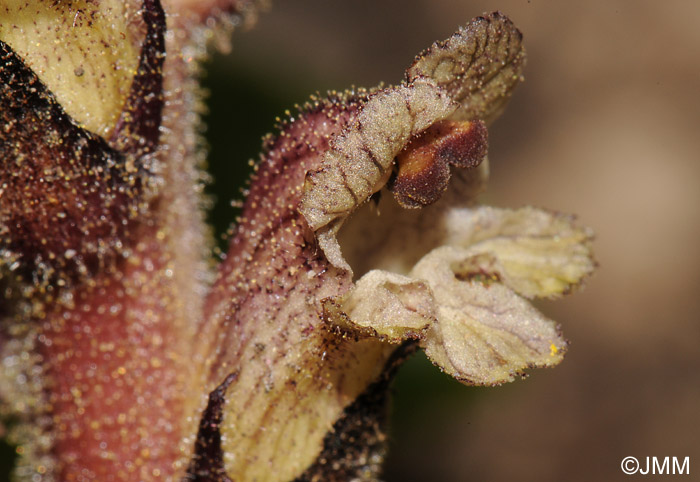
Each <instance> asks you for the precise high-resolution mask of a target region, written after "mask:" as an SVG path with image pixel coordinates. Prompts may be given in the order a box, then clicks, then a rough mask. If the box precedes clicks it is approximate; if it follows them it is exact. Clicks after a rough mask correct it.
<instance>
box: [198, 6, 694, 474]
mask: <svg viewBox="0 0 700 482" xmlns="http://www.w3.org/2000/svg"><path fill="white" fill-rule="evenodd" d="M496 9H499V10H502V11H503V12H504V13H506V14H507V15H509V16H510V17H511V18H512V19H513V21H514V22H515V24H516V25H517V26H518V27H519V28H520V29H521V31H522V32H523V33H524V35H525V44H526V47H527V50H528V57H529V61H528V65H527V68H526V71H525V75H526V81H525V83H524V84H523V85H521V86H520V87H519V88H518V89H517V90H516V92H515V95H514V97H513V99H512V101H511V103H510V105H509V107H508V108H507V109H506V111H505V113H504V115H503V116H502V118H501V119H499V120H498V121H497V122H496V123H495V124H494V126H493V127H492V129H491V132H490V160H491V169H492V176H491V182H490V185H489V189H488V191H487V193H486V196H485V198H484V202H486V203H488V204H493V205H497V206H504V207H505V206H509V207H517V206H522V205H527V204H531V205H535V206H539V207H545V208H550V209H556V210H560V211H563V212H569V213H576V214H577V215H578V217H579V222H580V223H581V224H585V225H587V226H590V227H592V228H593V229H594V230H595V232H596V235H597V239H596V241H595V245H594V246H595V253H596V258H597V260H598V262H599V263H600V268H599V269H598V271H597V272H596V274H595V275H594V276H593V277H592V278H591V279H589V280H588V282H587V283H586V286H585V288H584V289H583V290H579V291H578V292H576V293H574V294H573V295H571V296H569V297H567V298H565V299H563V300H558V301H553V302H546V303H542V304H540V308H541V309H542V310H543V311H544V312H545V313H546V314H547V315H549V316H550V317H551V318H553V319H554V320H557V321H558V322H560V323H561V324H562V326H563V330H564V333H565V335H566V337H567V338H568V339H569V340H570V342H571V348H570V351H569V353H568V355H567V357H566V359H565V360H564V362H563V363H562V364H561V365H560V366H558V367H556V368H554V369H550V370H539V371H533V372H531V376H530V377H529V378H528V379H527V380H524V381H517V382H514V383H512V384H509V385H506V386H502V387H498V388H488V389H482V388H469V387H464V386H462V385H460V384H459V383H457V382H454V381H452V380H451V379H449V378H448V377H447V376H445V375H442V374H441V373H440V372H439V371H438V370H437V369H436V368H433V367H432V365H430V364H429V363H428V362H427V361H426V360H425V358H424V357H422V356H417V357H416V358H414V359H412V360H411V361H410V362H409V363H408V364H407V365H406V366H405V367H404V368H403V369H402V371H401V372H400V374H399V377H398V380H397V383H396V385H395V398H394V402H395V403H394V407H393V415H392V418H393V428H392V432H391V439H390V453H389V458H388V464H387V467H386V472H385V479H386V480H387V481H389V482H392V481H394V482H395V481H432V482H441V481H463V480H474V481H477V480H478V481H481V480H489V481H513V480H516V481H517V480H539V481H555V480H557V481H558V480H567V481H590V480H605V481H607V480H613V481H614V480H623V479H625V478H626V476H625V475H624V474H623V473H622V472H621V470H620V462H621V460H622V459H623V458H624V457H626V456H629V455H632V456H636V457H638V458H641V459H642V460H643V459H644V458H645V457H647V456H657V457H665V456H676V457H679V458H680V459H681V460H682V459H683V458H684V457H688V456H689V457H690V467H691V473H692V474H697V472H698V470H700V376H699V374H700V347H699V346H698V345H699V342H700V315H699V314H698V313H699V312H700V296H699V295H698V288H699V287H700V250H698V239H699V238H700V222H699V221H700V219H699V217H700V216H699V214H700V209H699V208H700V189H699V187H700V186H699V185H700V133H699V132H698V128H699V127H700V28H699V27H698V24H699V22H700V2H691V1H680V0H669V1H666V2H658V1H634V2H632V1H611V0H589V1H587V2H574V1H560V2H542V1H538V0H532V1H529V0H528V1H526V0H498V1H482V0H480V1H465V0H413V1H411V2H405V1H403V2H401V1H398V0H358V1H354V2H328V1H324V0H285V1H282V0H278V1H276V2H273V5H272V9H271V10H270V11H269V12H267V13H264V14H262V15H261V17H260V19H259V21H258V24H257V25H256V27H255V28H254V29H253V30H251V31H249V32H243V31H237V32H236V33H235V34H234V39H233V52H232V53H231V54H229V55H215V56H213V57H212V59H211V61H210V62H209V63H208V64H207V66H206V70H207V77H206V79H205V86H206V88H207V89H209V91H210V97H209V102H208V105H209V113H208V115H207V116H206V121H207V123H208V130H207V133H206V135H207V138H208V140H209V143H210V148H211V155H210V156H209V164H210V166H209V167H210V171H211V173H212V176H213V178H214V182H213V183H212V185H211V186H210V192H211V193H212V194H213V195H214V196H215V197H216V199H217V201H216V203H215V204H214V208H213V210H212V221H213V222H214V224H215V225H216V226H217V230H218V231H219V232H222V231H223V230H225V229H226V227H227V226H228V223H229V222H230V221H231V220H232V219H233V217H234V216H235V210H234V208H232V207H231V206H230V204H229V203H230V201H231V199H236V198H237V197H239V194H238V191H237V189H238V186H240V185H241V184H242V182H243V180H244V179H245V178H246V171H245V169H246V168H247V161H248V159H250V158H257V153H258V151H259V149H260V137H261V136H262V135H263V134H265V133H266V132H269V131H271V130H272V128H273V123H274V119H275V117H277V116H284V111H285V109H290V110H292V111H294V109H293V106H294V104H295V103H303V102H304V101H305V100H306V99H307V98H308V96H309V94H311V93H313V92H315V91H320V92H325V91H326V90H329V89H337V90H341V89H345V88H347V87H350V86H351V85H353V84H354V85H358V86H367V87H369V86H373V85H376V84H378V83H379V82H382V81H383V82H387V83H397V82H399V81H400V80H401V78H402V74H403V70H404V69H405V68H406V66H408V65H409V64H410V62H411V61H412V59H413V56H414V55H415V54H417V53H418V52H420V51H421V50H423V49H424V48H425V47H427V46H428V45H430V44H431V43H432V42H433V41H434V40H438V39H444V38H446V37H448V36H449V35H450V34H451V33H452V32H453V31H454V30H456V28H457V27H458V26H459V25H463V24H465V23H466V22H468V21H469V19H471V18H472V17H474V16H476V15H478V14H480V13H482V12H484V11H491V10H496ZM647 477H649V478H651V479H652V480H653V477H651V476H647ZM691 477H693V476H691ZM694 477H697V475H694ZM686 479H687V477H686ZM684 480H685V479H684Z"/></svg>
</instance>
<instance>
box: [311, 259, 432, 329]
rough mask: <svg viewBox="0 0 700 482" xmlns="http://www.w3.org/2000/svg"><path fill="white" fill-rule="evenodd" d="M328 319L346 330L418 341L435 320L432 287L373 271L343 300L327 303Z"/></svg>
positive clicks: (383, 272)
mask: <svg viewBox="0 0 700 482" xmlns="http://www.w3.org/2000/svg"><path fill="white" fill-rule="evenodd" d="M324 314H325V315H326V320H327V321H329V322H330V323H331V325H335V326H336V327H338V328H341V329H342V330H346V331H349V332H353V331H357V332H359V334H364V335H370V336H372V335H373V336H377V337H379V338H381V339H384V340H386V341H389V342H392V343H400V342H402V341H404V340H407V339H411V338H414V339H418V338H421V337H422V336H423V332H424V331H425V330H426V329H427V328H428V325H429V324H430V323H432V322H433V321H435V315H436V308H435V303H434V301H433V294H432V292H431V291H430V288H429V287H428V286H427V285H426V284H425V283H424V282H422V281H419V280H416V279H412V278H408V277H406V276H401V275H398V274H395V273H389V272H387V271H380V270H374V271H370V272H369V273H367V274H366V275H364V276H363V277H362V278H360V279H359V280H358V281H357V283H355V287H354V288H353V290H352V291H350V292H349V293H348V294H346V295H345V296H343V297H340V298H335V299H328V300H325V302H324Z"/></svg>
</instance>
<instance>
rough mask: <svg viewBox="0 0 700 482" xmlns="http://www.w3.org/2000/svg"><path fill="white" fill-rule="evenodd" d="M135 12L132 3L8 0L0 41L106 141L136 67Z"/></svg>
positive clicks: (138, 39)
mask: <svg viewBox="0 0 700 482" xmlns="http://www.w3.org/2000/svg"><path fill="white" fill-rule="evenodd" d="M139 8H140V2H134V1H119V2H115V1H111V2H107V1H102V2H94V1H88V0H77V1H70V2H65V1H55V0H39V1H31V2H27V1H26V0H8V1H5V2H3V5H2V7H1V9H2V20H1V21H0V40H2V41H3V42H5V43H7V44H8V45H9V46H10V47H12V49H13V50H14V51H15V52H16V53H17V54H18V55H19V56H20V57H21V58H22V59H23V60H24V62H25V63H26V64H27V65H28V66H29V67H30V68H31V69H32V70H34V72H35V73H36V74H37V76H38V77H39V78H40V79H41V80H42V82H44V84H46V85H47V86H48V88H49V90H51V91H52V92H53V93H54V95H55V96H56V98H57V100H58V102H59V104H61V106H62V107H63V108H64V110H65V111H66V112H67V113H68V114H69V115H70V116H71V117H72V118H73V119H75V120H76V121H77V122H78V123H79V124H81V125H82V126H83V127H85V128H86V129H88V130H89V131H91V132H94V133H96V134H99V135H101V136H102V137H105V138H108V137H109V134H110V133H111V132H112V129H113V128H114V125H115V123H116V121H117V118H118V117H119V114H120V113H121V110H122V106H123V104H124V102H125V101H126V98H127V95H128V94H129V88H130V86H131V80H132V79H133V77H134V75H135V74H136V69H137V67H138V61H139V49H140V44H141V40H142V38H141V37H139V36H138V35H137V34H138V31H136V32H135V31H134V30H135V29H136V30H137V29H138V23H139V22H138V18H139V17H138V9H139ZM135 26H136V28H135Z"/></svg>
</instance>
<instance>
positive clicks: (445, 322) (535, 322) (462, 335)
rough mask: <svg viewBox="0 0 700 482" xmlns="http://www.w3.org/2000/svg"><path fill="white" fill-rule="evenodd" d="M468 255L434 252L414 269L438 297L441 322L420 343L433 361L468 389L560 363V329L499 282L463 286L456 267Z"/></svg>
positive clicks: (452, 250) (457, 250)
mask: <svg viewBox="0 0 700 482" xmlns="http://www.w3.org/2000/svg"><path fill="white" fill-rule="evenodd" d="M469 256H470V254H469V252H468V251H467V250H464V249H460V248H453V247H444V248H439V249H437V250H434V251H433V252H431V253H430V254H429V255H427V256H426V257H425V258H423V259H422V260H421V261H420V262H419V263H418V264H417V265H416V267H415V268H414V269H413V271H412V275H413V276H414V277H416V278H418V279H422V280H425V281H426V282H427V283H428V284H429V285H430V287H431V289H432V291H433V293H434V295H435V303H436V305H437V307H438V312H437V318H438V322H437V323H433V324H432V325H431V326H430V328H429V329H428V332H427V333H426V336H425V337H424V338H423V340H422V341H421V346H422V347H423V348H424V349H425V352H426V354H427V355H428V357H429V358H430V359H431V360H432V361H433V363H435V364H436V365H438V366H439V367H440V368H441V369H442V370H444V371H445V372H447V373H448V374H450V375H451V376H453V377H455V378H457V379H459V380H461V381H463V382H465V383H469V384H474V385H495V384H499V383H504V382H508V381H511V380H513V379H514V378H515V377H516V376H518V375H520V374H521V373H522V372H523V371H524V370H525V369H527V368H533V367H544V366H552V365H556V364H557V363H559V362H560V361H561V359H562V357H563V355H564V351H565V350H566V341H565V340H564V339H563V338H562V337H561V335H560V334H559V331H558V329H557V326H556V325H555V323H554V322H552V321H551V320H548V319H547V318H545V317H544V316H543V315H542V314H541V313H539V312H538V311H537V310H536V309H535V308H534V307H532V306H531V305H530V304H529V303H528V302H527V301H526V300H524V299H522V298H520V297H519V296H518V295H516V294H515V293H514V292H513V291H511V290H510V289H509V288H508V287H506V286H504V285H502V284H500V283H497V282H496V283H482V282H480V281H475V280H469V281H460V280H459V279H457V277H456V276H455V273H454V271H453V270H452V268H451V267H452V266H453V265H455V264H458V263H462V262H464V261H465V260H466V259H468V257H469Z"/></svg>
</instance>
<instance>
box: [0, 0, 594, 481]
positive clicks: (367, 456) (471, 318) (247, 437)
mask: <svg viewBox="0 0 700 482" xmlns="http://www.w3.org/2000/svg"><path fill="white" fill-rule="evenodd" d="M169 7H170V8H172V10H171V11H172V12H178V13H179V15H178V16H174V15H173V16H171V17H167V19H168V23H169V24H171V23H172V25H171V26H170V29H171V30H170V31H169V32H168V31H166V15H165V12H163V10H162V8H161V6H160V3H159V2H158V1H157V0H145V1H144V2H143V4H142V5H134V3H133V2H126V3H122V2H119V4H117V3H115V2H108V1H105V2H101V3H99V4H92V3H90V4H86V5H85V6H84V8H82V7H81V8H78V7H77V6H75V5H73V4H66V3H62V2H48V1H47V2H40V3H38V4H37V6H36V7H34V8H36V9H37V10H36V11H34V10H31V11H30V10H27V9H28V8H29V7H21V6H16V7H13V8H15V10H13V11H12V12H10V14H8V15H9V16H8V22H6V23H5V25H13V26H14V27H17V28H16V29H14V30H13V28H11V27H10V28H5V29H0V36H2V38H3V39H4V40H7V43H6V42H4V41H3V42H0V48H1V51H0V79H2V82H3V85H2V87H1V90H0V106H1V107H2V112H1V114H0V115H1V116H2V122H3V126H2V127H3V129H2V130H0V140H1V141H2V144H0V146H1V150H0V153H1V154H2V159H1V160H0V182H2V194H0V207H1V208H2V210H1V211H0V234H1V236H2V237H1V239H0V250H1V251H2V259H3V260H4V264H3V270H4V271H3V275H4V276H5V277H6V279H7V280H8V281H7V282H6V283H7V289H6V295H7V296H6V298H7V301H6V308H5V310H4V311H3V313H4V312H7V313H8V314H7V317H8V318H9V319H10V321H8V323H6V324H7V326H9V327H10V328H8V329H7V330H6V331H7V333H3V334H2V336H0V340H2V342H3V345H2V346H1V347H0V349H1V350H2V356H3V359H4V362H5V365H6V366H7V367H9V368H8V370H6V372H5V373H4V374H3V377H2V379H1V380H0V394H2V397H3V400H4V401H5V404H6V405H9V410H11V411H12V412H13V413H14V414H15V416H17V417H19V419H20V420H21V422H22V424H21V425H20V428H19V429H17V430H15V435H14V437H15V439H16V440H18V441H19V442H20V443H22V444H23V446H22V447H23V448H22V452H24V453H25V454H26V456H25V457H24V458H23V461H22V462H21V464H20V467H19V468H18V469H17V470H18V472H17V473H18V475H20V476H23V477H27V478H29V477H32V476H40V477H41V478H42V479H44V480H52V479H71V478H75V479H79V478H80V477H83V476H85V474H89V475H90V477H96V478H101V479H103V478H107V477H113V478H116V479H120V480H133V479H134V478H138V479H139V480H150V479H155V478H165V479H171V480H172V479H179V478H182V477H187V478H189V479H193V480H227V479H228V478H231V479H235V480H319V479H322V480H346V479H350V478H363V479H373V478H376V477H377V474H378V473H379V470H380V466H381V458H382V457H381V456H382V453H383V451H384V439H385V436H384V432H383V421H384V418H385V405H386V393H387V387H388V384H389V382H390V380H391V377H392V375H393V373H394V372H395V370H396V368H397V367H398V366H399V365H400V363H401V361H402V360H403V359H404V358H405V357H406V356H408V355H409V354H410V353H411V352H412V351H413V350H414V349H416V348H417V347H420V348H422V349H424V350H425V352H426V354H427V355H428V357H429V358H430V359H431V360H432V361H433V363H435V364H436V365H437V366H439V367H440V369H442V370H443V371H445V372H447V373H449V374H450V375H452V376H453V377H455V378H456V379H458V380H460V381H463V382H465V383H467V384H478V385H495V384H500V383H503V382H506V381H510V380H512V379H513V378H515V377H516V376H518V375H520V374H522V373H523V371H524V370H525V369H527V368H531V367H538V366H551V365H554V364H556V363H558V362H559V361H560V360H561V359H562V357H563V354H564V352H565V351H566V347H567V343H566V341H565V340H564V339H563V338H562V337H561V335H560V333H559V330H558V328H557V326H556V325H555V324H554V323H553V322H552V321H550V320H548V319H546V318H545V317H544V316H543V315H542V314H540V313H539V312H538V311H537V310H536V309H535V308H533V307H532V306H531V305H530V304H529V302H528V301H527V298H533V297H553V296H557V295H559V294H562V293H564V292H566V291H568V290H570V289H571V288H572V287H574V286H576V285H578V284H579V283H580V282H581V280H582V279H583V278H584V277H585V276H586V275H588V274H589V273H590V272H591V271H592V269H593V262H592V260H591V252H590V240H591V233H590V232H589V231H588V230H586V229H584V228H579V227H576V226H575V224H574V223H573V219H572V218H571V217H569V216H564V215H561V214H557V213H552V212H547V211H543V210H538V209H534V208H521V209H515V210H510V209H495V208H489V207H482V206H476V205H475V204H474V202H475V197H476V195H477V194H478V192H479V191H480V190H481V189H483V185H484V183H485V180H486V176H487V170H488V161H487V159H486V154H487V137H488V135H487V125H488V124H489V123H490V122H491V121H492V120H493V119H494V118H495V117H496V116H497V115H498V114H499V113H500V111H501V110H502V108H503V107H504V105H505V103H506V101H507V100H508V98H509V97H510V95H511V92H512V90H513V88H514V87H515V85H516V84H517V83H518V82H519V81H520V80H521V77H522V73H521V71H522V68H523V66H524V61H525V52H524V49H523V47H522V44H521V40H522V36H521V35H520V33H519V32H518V30H517V29H516V28H515V27H514V26H513V24H512V23H511V22H510V20H508V19H507V18H506V17H505V16H504V15H503V14H501V13H498V12H495V13H491V14H487V15H484V16H482V17H477V18H476V19H474V20H473V21H472V22H470V23H469V25H468V26H467V27H465V28H462V29H460V30H459V31H458V32H457V33H455V34H454V35H453V36H452V37H450V38H449V39H448V40H446V41H445V42H440V43H436V44H435V45H433V46H432V47H431V48H429V49H428V50H426V51H425V52H423V53H422V54H420V55H419V56H418V57H417V58H416V60H415V62H414V63H413V65H412V66H411V67H410V68H409V69H408V70H407V71H406V78H405V80H404V81H403V82H402V83H401V84H399V85H397V86H390V87H384V88H376V89H371V90H364V89H356V90H352V91H348V92H345V93H342V94H332V95H330V96H329V97H328V98H326V99H320V98H312V100H311V101H310V102H309V103H308V104H307V105H305V106H304V107H302V108H301V109H300V112H299V113H298V114H297V115H295V117H294V118H290V119H289V120H287V121H285V122H283V123H282V124H281V125H280V126H279V133H278V134H276V135H272V136H269V137H268V138H267V139H266V140H265V145H264V148H263V153H262V155H261V159H260V162H259V163H258V164H257V165H256V167H255V173H254V175H253V177H252V179H251V181H250V185H249V187H248V190H247V191H248V192H247V198H246V201H245V202H244V204H243V210H242V214H241V217H240V219H239V220H238V223H237V225H236V227H235V229H234V232H233V235H232V236H231V239H230V242H229V250H228V252H227V254H226V257H225V259H224V260H223V261H222V262H221V263H220V265H219V266H218V267H217V268H216V270H212V269H210V268H207V264H206V258H207V256H208V253H209V241H208V240H207V238H206V235H205V233H206V229H205V228H204V225H203V223H202V215H201V200H200V197H199V192H200V190H199V179H200V176H199V174H198V171H197V160H198V159H199V154H198V152H197V141H196V136H195V125H196V116H193V115H192V113H191V112H192V111H193V110H195V108H196V95H195V84H194V82H193V81H192V80H191V79H192V76H193V75H194V74H196V68H194V67H192V62H191V61H190V60H191V57H193V56H195V57H196V56H197V55H201V52H202V45H201V43H202V41H203V40H204V39H205V38H207V37H208V36H209V35H208V34H207V33H206V32H208V30H207V29H206V28H204V27H201V26H199V24H200V22H203V23H204V24H208V23H209V22H210V20H209V19H212V18H213V15H214V12H215V11H222V10H223V11H229V12H234V13H235V12H237V11H238V12H239V13H240V12H250V11H251V10H250V7H251V5H250V2H207V3H206V4H196V5H195V4H193V3H191V2H173V3H172V4H170V5H169ZM241 14H242V13H241ZM134 15H135V17H133V18H132V16H134ZM32 16H37V18H38V20H37V22H36V23H34V24H32V25H39V26H41V25H44V23H45V22H47V21H48V20H47V19H51V18H54V20H55V19H56V18H57V19H59V20H60V22H54V23H55V24H56V25H57V27H56V28H55V29H54V30H46V29H43V30H42V29H41V28H39V27H37V28H36V31H35V32H34V33H33V35H35V36H37V37H36V38H37V39H40V40H41V41H37V42H35V43H34V44H31V43H29V44H28V43H26V42H24V43H23V40H22V39H23V37H21V36H17V35H16V34H14V33H13V32H14V31H15V30H16V31H19V30H20V28H19V27H18V26H19V25H25V24H26V21H27V19H28V18H30V17H32ZM134 18H136V20H133V19H134ZM89 19H95V20H94V22H93V21H90V20H89ZM171 20H172V22H171ZM23 22H24V23H23ZM32 28H33V27H32ZM47 32H48V33H47ZM66 35H69V36H70V37H69V38H70V39H71V40H70V44H68V45H62V43H61V39H62V38H63V36H66ZM118 38H122V39H124V41H123V42H121V41H119V40H118ZM110 43H114V44H119V45H120V49H121V50H119V51H115V54H114V55H115V59H112V58H110V57H106V56H103V55H101V54H100V52H101V50H100V49H98V48H96V47H95V46H96V45H98V44H99V45H108V44H110ZM41 45H43V47H42V46H41ZM69 47H76V48H77V50H78V51H79V52H80V53H79V54H75V55H74V52H73V51H71V50H70V48H69ZM137 52H138V53H137ZM46 59H49V60H50V61H46ZM51 59H54V60H55V62H54V61H53V60H51ZM45 61H46V63H45V64H42V62H45ZM105 62H106V64H105ZM106 65H107V66H109V67H111V69H112V70H111V71H110V75H107V76H105V77H104V78H103V77H101V76H100V75H99V73H100V72H101V71H104V70H105V68H106V67H105V66H106ZM100 100H102V101H103V102H102V103H101V102H100ZM387 192H388V193H390V194H392V195H393V198H394V199H392V198H391V196H387V195H385V194H382V193H387ZM372 200H374V201H372Z"/></svg>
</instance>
